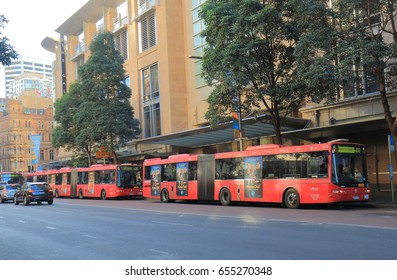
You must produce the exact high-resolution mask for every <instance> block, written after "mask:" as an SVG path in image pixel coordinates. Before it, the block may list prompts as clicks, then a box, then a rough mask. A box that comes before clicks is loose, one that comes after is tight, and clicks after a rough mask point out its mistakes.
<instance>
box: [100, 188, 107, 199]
mask: <svg viewBox="0 0 397 280" xmlns="http://www.w3.org/2000/svg"><path fill="white" fill-rule="evenodd" d="M101 199H102V200H105V199H106V191H105V190H102V191H101Z"/></svg>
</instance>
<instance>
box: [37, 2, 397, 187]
mask: <svg viewBox="0 0 397 280" xmlns="http://www.w3.org/2000/svg"><path fill="white" fill-rule="evenodd" d="M204 2H205V0H162V1H160V0H90V1H89V2H88V3H86V4H85V5H84V6H83V7H81V8H80V9H79V10H78V11H76V12H75V13H74V14H73V15H71V17H70V18H69V19H67V20H66V21H65V22H64V23H63V24H62V25H61V26H59V27H58V28H57V29H56V32H58V33H59V35H60V36H59V38H57V39H54V38H45V39H44V40H43V42H42V46H43V47H44V48H45V49H47V50H49V51H52V52H54V53H55V56H56V60H55V64H54V65H55V72H54V73H55V74H54V75H55V76H54V83H55V95H56V97H57V98H59V97H60V96H62V94H63V93H64V92H66V91H67V90H68V87H69V85H70V83H72V82H73V81H75V80H78V78H79V77H78V72H77V69H78V67H79V66H80V65H82V64H84V62H85V61H87V59H88V58H89V56H90V52H89V49H88V46H89V45H90V43H91V42H92V40H93V38H94V37H95V35H96V34H97V32H100V31H101V30H108V31H111V32H113V33H114V36H115V40H116V45H117V48H118V49H119V51H120V53H121V54H122V56H123V57H124V58H125V63H124V68H125V70H126V83H127V84H128V85H129V86H130V88H131V91H132V97H131V105H132V107H133V108H134V110H135V115H136V117H137V118H139V120H140V122H141V127H142V131H143V132H142V135H141V139H138V140H136V141H131V143H130V144H129V145H128V147H126V148H125V151H124V152H125V153H126V154H130V155H134V154H136V155H142V154H154V153H157V154H172V153H182V152H189V153H202V152H220V151H230V150H236V149H238V143H237V142H236V141H235V140H234V137H233V130H232V129H230V127H221V128H220V129H219V130H214V129H212V128H209V127H208V125H207V121H206V120H205V118H204V115H205V113H206V110H207V97H208V96H209V93H210V91H211V88H209V87H208V86H207V85H206V84H205V82H204V81H203V79H202V78H201V76H200V72H201V61H200V57H201V56H202V54H203V47H204V46H205V40H204V39H203V38H202V37H201V36H200V32H201V31H202V30H203V28H204V24H203V21H202V20H201V19H200V17H199V9H200V6H201V5H202V4H203V3H204ZM395 95H396V93H395V92H391V93H390V98H391V99H390V101H391V107H392V109H394V110H395V108H397V103H396V102H397V97H396V96H395ZM382 113H383V109H382V107H381V105H380V100H379V93H377V92H376V87H374V85H373V81H372V80H371V77H370V75H366V76H363V83H362V85H354V86H352V89H351V90H349V91H345V93H344V95H341V96H338V97H337V102H336V103H335V104H332V105H326V106H325V105H324V104H311V103H308V104H306V105H304V107H302V108H301V109H300V112H299V116H298V117H299V120H297V119H294V118H291V119H290V120H289V123H288V124H287V125H286V127H285V128H284V129H283V133H282V134H283V137H284V139H285V142H286V143H287V144H288V143H291V142H292V141H296V139H298V140H297V141H298V142H305V141H308V142H318V141H330V140H333V139H336V138H347V139H349V140H350V141H354V142H359V143H363V144H366V145H367V152H368V160H369V173H370V181H371V183H372V184H373V185H375V184H376V185H386V184H388V183H389V177H388V168H387V156H388V149H387V135H388V131H387V128H386V124H385V121H384V117H383V114H382ZM266 123H267V126H265V125H266ZM243 127H245V133H246V134H245V137H246V138H245V139H244V143H243V146H244V147H246V146H249V145H256V144H263V143H270V142H271V141H272V134H273V133H272V131H271V129H269V127H271V125H270V124H269V123H268V120H266V117H265V116H264V117H263V119H261V120H260V121H258V120H257V119H255V120H245V122H244V120H243ZM225 133H229V134H227V136H224V135H225ZM130 159H131V160H133V157H131V158H130Z"/></svg>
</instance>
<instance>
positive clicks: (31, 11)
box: [0, 0, 88, 97]
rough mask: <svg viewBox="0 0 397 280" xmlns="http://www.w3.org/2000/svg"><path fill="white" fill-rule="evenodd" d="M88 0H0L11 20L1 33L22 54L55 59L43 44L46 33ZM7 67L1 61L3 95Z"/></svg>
mask: <svg viewBox="0 0 397 280" xmlns="http://www.w3.org/2000/svg"><path fill="white" fill-rule="evenodd" d="M87 2H88V0H34V1H33V0H0V15H4V16H5V17H6V18H7V19H8V20H9V22H8V23H7V24H6V27H5V28H2V29H0V31H1V33H2V35H0V36H6V37H8V39H9V43H10V44H11V45H12V46H13V47H14V48H15V50H16V51H17V52H18V53H19V54H20V55H22V56H28V57H34V58H40V59H48V60H54V58H55V56H54V54H53V53H51V52H48V51H46V50H45V49H43V48H42V47H41V41H42V40H43V39H44V38H45V37H47V36H51V37H55V38H58V37H59V34H58V33H56V32H55V29H57V28H58V27H59V26H60V25H61V24H62V23H64V22H65V21H66V20H67V19H68V18H69V17H70V16H71V15H73V14H74V13H75V12H76V11H77V10H79V9H80V8H81V7H82V6H84V4H85V3H87ZM3 74H4V68H3V66H2V65H0V97H4V90H5V89H4V75H3Z"/></svg>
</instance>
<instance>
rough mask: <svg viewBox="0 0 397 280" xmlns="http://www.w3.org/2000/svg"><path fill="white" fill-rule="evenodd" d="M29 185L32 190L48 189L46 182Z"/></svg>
mask: <svg viewBox="0 0 397 280" xmlns="http://www.w3.org/2000/svg"><path fill="white" fill-rule="evenodd" d="M30 187H31V189H32V190H34V191H41V190H49V189H50V185H48V184H40V185H31V186H30Z"/></svg>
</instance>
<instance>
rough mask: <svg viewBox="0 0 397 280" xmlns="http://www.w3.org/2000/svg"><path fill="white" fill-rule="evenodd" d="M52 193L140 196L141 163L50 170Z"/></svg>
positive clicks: (65, 195)
mask: <svg viewBox="0 0 397 280" xmlns="http://www.w3.org/2000/svg"><path fill="white" fill-rule="evenodd" d="M48 176H49V180H50V181H49V183H50V184H51V187H52V188H53V190H54V194H55V197H79V198H101V199H106V198H116V197H126V198H133V197H142V167H141V166H139V165H134V164H121V165H113V164H108V165H107V164H96V165H92V166H90V167H78V168H61V169H59V170H49V171H48Z"/></svg>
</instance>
